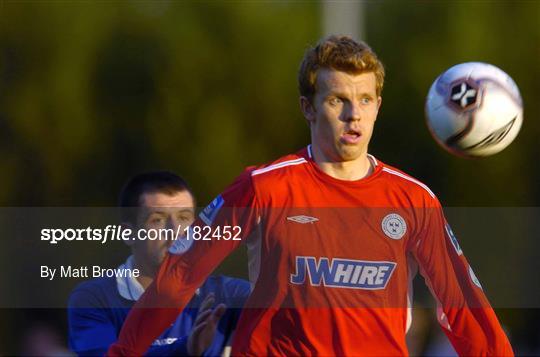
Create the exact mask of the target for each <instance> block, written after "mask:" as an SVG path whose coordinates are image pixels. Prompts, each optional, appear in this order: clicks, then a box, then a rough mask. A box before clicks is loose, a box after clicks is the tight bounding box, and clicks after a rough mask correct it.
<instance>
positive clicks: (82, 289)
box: [68, 260, 250, 356]
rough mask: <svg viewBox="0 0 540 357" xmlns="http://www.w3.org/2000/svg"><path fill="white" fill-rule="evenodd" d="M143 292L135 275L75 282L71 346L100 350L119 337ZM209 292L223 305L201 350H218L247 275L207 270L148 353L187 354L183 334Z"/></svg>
mask: <svg viewBox="0 0 540 357" xmlns="http://www.w3.org/2000/svg"><path fill="white" fill-rule="evenodd" d="M128 262H129V260H128ZM126 264H127V263H126ZM134 280H135V281H134ZM143 292H144V290H143V289H142V287H141V286H140V284H138V282H136V279H135V278H97V279H92V280H88V281H85V282H83V283H81V284H79V285H78V286H77V287H76V288H75V289H74V290H73V292H72V293H71V296H70V298H69V303H68V322H69V345H70V347H71V349H72V350H73V351H74V352H76V353H77V354H78V355H81V356H97V355H100V356H102V355H104V354H105V353H106V352H107V350H108V348H109V346H110V345H111V344H113V343H114V342H115V341H116V340H117V338H118V335H119V334H120V330H121V328H122V325H123V323H124V321H125V320H126V318H127V315H128V313H129V310H130V309H131V307H132V306H133V305H134V304H135V302H136V300H137V299H138V298H139V297H140V295H142V293H143ZM210 292H213V293H214V294H215V305H218V304H220V303H224V304H225V305H227V310H226V312H225V314H224V315H223V316H222V318H221V319H220V321H219V323H218V326H217V329H216V333H215V335H214V339H213V341H212V343H211V345H210V346H209V348H208V349H207V350H206V351H205V353H204V355H205V356H219V355H221V353H222V351H223V348H224V347H225V345H226V344H227V341H228V340H229V337H230V336H231V334H232V332H233V331H234V329H235V327H236V322H237V321H238V317H239V315H240V308H241V307H242V306H243V304H244V302H245V301H246V299H247V297H248V296H249V293H250V285H249V283H248V282H247V281H245V280H242V279H235V278H230V277H226V276H210V277H209V278H208V279H207V280H206V281H205V283H204V284H203V285H202V286H201V287H200V288H199V289H198V291H197V294H195V295H194V296H193V298H192V299H191V301H190V302H189V304H188V305H187V306H186V308H185V309H184V310H183V311H182V313H181V314H180V316H178V319H177V320H176V321H175V322H174V324H172V325H171V326H170V327H169V328H168V329H167V330H166V331H165V332H164V333H163V334H162V335H161V336H160V337H159V338H158V339H157V340H155V341H154V343H153V344H152V346H151V347H150V349H149V350H148V351H147V355H149V356H163V355H187V338H188V335H189V332H190V331H191V328H192V327H193V324H194V322H195V319H196V317H197V313H198V307H199V306H200V304H201V303H202V301H203V300H204V298H205V297H206V295H207V294H208V293H210Z"/></svg>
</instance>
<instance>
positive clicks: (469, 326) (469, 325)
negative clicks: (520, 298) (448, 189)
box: [412, 199, 513, 356]
mask: <svg viewBox="0 0 540 357" xmlns="http://www.w3.org/2000/svg"><path fill="white" fill-rule="evenodd" d="M432 202H433V201H432ZM423 219H424V222H423V229H422V230H421V231H420V233H419V234H418V236H417V239H416V240H415V241H414V242H413V247H412V253H413V255H414V257H415V259H416V261H417V262H418V265H419V268H420V273H421V274H422V276H423V277H424V278H425V280H426V284H427V285H428V287H429V288H430V290H431V293H432V294H433V296H434V297H435V299H436V300H437V305H438V308H437V318H438V320H439V323H440V325H441V326H442V328H443V331H444V332H445V334H446V335H447V336H448V338H449V340H450V342H451V343H452V345H453V346H454V349H455V350H456V352H457V353H458V354H459V355H460V356H487V355H489V356H513V352H512V348H511V346H510V343H509V342H508V339H507V337H506V335H505V333H504V331H503V330H502V328H501V326H500V324H499V321H498V320H497V316H496V315H495V312H494V311H493V309H492V308H491V306H490V304H489V302H488V300H487V298H486V296H485V295H484V292H483V291H482V287H481V285H480V282H479V281H478V279H477V278H476V276H475V274H474V272H473V270H472V268H471V266H470V265H469V263H468V262H467V259H466V258H465V256H464V255H463V252H462V250H461V247H460V246H459V244H458V241H457V239H456V237H455V236H454V234H453V232H452V230H451V228H450V226H449V224H448V223H447V221H446V219H445V218H444V215H443V211H442V208H441V206H440V203H439V202H438V201H437V200H436V199H435V201H434V204H433V206H432V207H431V208H426V209H425V210H424V216H423Z"/></svg>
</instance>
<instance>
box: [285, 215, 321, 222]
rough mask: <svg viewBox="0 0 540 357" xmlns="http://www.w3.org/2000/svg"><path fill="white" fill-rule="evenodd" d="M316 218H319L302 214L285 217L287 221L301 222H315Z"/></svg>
mask: <svg viewBox="0 0 540 357" xmlns="http://www.w3.org/2000/svg"><path fill="white" fill-rule="evenodd" d="M318 220H319V219H318V218H315V217H310V216H304V215H300V216H291V217H287V221H292V222H296V223H302V224H306V223H313V222H317V221H318Z"/></svg>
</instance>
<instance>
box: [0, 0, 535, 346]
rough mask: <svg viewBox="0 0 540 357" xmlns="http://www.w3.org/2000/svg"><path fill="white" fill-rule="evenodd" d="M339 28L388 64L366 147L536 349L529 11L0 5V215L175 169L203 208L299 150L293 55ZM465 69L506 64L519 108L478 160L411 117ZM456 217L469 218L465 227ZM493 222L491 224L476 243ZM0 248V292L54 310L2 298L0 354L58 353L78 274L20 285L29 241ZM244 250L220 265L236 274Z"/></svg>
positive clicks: (106, 260) (424, 337)
mask: <svg viewBox="0 0 540 357" xmlns="http://www.w3.org/2000/svg"><path fill="white" fill-rule="evenodd" d="M347 6H352V9H353V10H352V11H347V10H345V11H344V10H343V9H344V8H345V9H347ZM332 26H337V27H332ZM339 26H345V27H344V30H343V31H351V32H355V33H356V34H357V36H358V37H359V38H361V39H363V40H365V41H367V42H368V43H369V44H370V46H371V47H372V48H373V49H374V50H375V51H376V52H377V54H378V55H379V57H380V58H381V59H382V61H383V63H385V66H386V70H387V80H386V84H385V89H384V92H383V106H382V109H381V112H380V114H379V119H378V121H377V124H376V128H375V134H374V138H373V140H372V145H371V148H370V151H371V153H372V154H373V155H375V156H376V157H377V158H380V159H381V160H383V161H384V162H386V163H388V164H390V165H393V166H397V167H399V168H402V169H404V170H405V171H407V172H408V173H409V174H411V175H413V176H415V177H417V178H418V179H420V180H421V181H423V182H425V183H426V184H427V185H429V186H430V188H431V189H432V190H433V191H434V192H435V193H436V194H437V195H438V197H439V199H440V200H441V202H442V203H443V204H444V205H445V206H446V207H452V208H450V209H449V212H448V215H449V221H450V222H451V223H452V224H453V225H454V231H455V232H456V234H457V235H458V238H459V239H460V243H461V246H462V247H463V249H464V251H465V252H466V254H467V256H468V258H469V260H470V261H471V262H472V263H473V266H474V267H475V272H476V273H477V276H479V277H480V280H481V281H482V284H483V286H484V287H485V290H486V291H487V294H488V296H489V297H490V299H491V298H492V295H496V296H495V302H494V306H495V307H496V308H497V312H498V314H499V316H500V319H501V321H502V322H503V324H504V325H505V327H506V328H507V329H508V331H509V335H510V337H511V339H512V343H513V345H514V348H515V349H516V351H517V352H518V353H520V354H524V355H535V354H538V355H540V323H539V322H538V321H540V314H539V311H540V310H539V309H538V308H540V298H539V297H540V293H539V285H540V284H539V282H540V281H539V279H538V277H537V276H536V275H535V273H536V272H537V271H538V270H537V269H538V268H540V266H539V261H540V259H538V258H539V255H538V253H537V252H539V251H540V242H539V240H538V235H536V234H531V232H538V230H537V228H536V225H535V222H538V218H540V215H538V211H537V210H536V209H535V208H534V207H535V206H537V205H538V201H539V200H540V184H539V183H540V165H538V163H537V162H538V154H539V153H540V151H539V149H538V139H539V138H540V123H539V121H538V118H539V115H540V106H539V95H540V2H538V1H456V2H454V1H433V2H427V1H367V2H361V3H351V2H309V1H285V0H282V1H261V2H258V1H227V2H225V1H224V2H221V1H197V2H195V1H194V2H189V1H155V2H147V1H117V2H88V1H84V2H82V1H0V173H1V175H0V205H1V206H3V208H4V209H8V208H9V207H19V208H23V207H110V206H114V205H115V204H116V197H117V194H118V191H119V189H120V187H121V186H122V184H123V183H124V182H125V181H126V179H127V178H128V177H130V176H131V175H133V174H136V173H139V172H141V171H146V170H155V169H166V170H171V171H174V172H176V173H178V174H180V175H181V176H183V177H184V178H185V179H186V180H187V181H188V182H189V183H190V184H191V186H192V187H193V189H194V191H195V193H196V195H197V196H198V200H199V202H200V203H201V205H203V206H204V205H206V203H207V202H209V201H210V200H211V199H212V198H213V197H214V196H215V195H217V194H218V193H219V192H220V191H221V190H222V189H223V188H224V187H225V186H226V185H227V184H228V183H230V182H231V181H232V180H233V179H234V177H235V176H236V175H238V173H240V172H241V170H242V169H243V168H244V167H246V166H248V165H254V164H259V163H263V162H267V161H271V160H273V159H275V158H277V157H279V156H281V155H283V154H287V153H290V152H293V151H296V150H298V149H300V148H302V147H303V146H305V145H306V144H307V143H308V141H309V131H308V128H307V125H306V123H305V121H304V119H303V118H302V115H301V113H300V111H299V106H298V94H297V87H296V72H297V69H298V65H299V62H300V60H301V58H302V55H303V53H304V51H305V50H306V49H307V48H308V46H310V45H313V44H314V43H316V42H317V40H318V39H319V38H320V37H321V36H322V35H324V34H325V33H328V32H329V31H330V32H333V31H336V30H338V31H339V30H340V29H339ZM467 61H484V62H489V63H492V64H494V65H496V66H498V67H500V68H501V69H503V70H504V71H506V72H507V73H508V74H509V75H510V76H512V77H513V79H514V80H515V81H516V83H517V84H518V86H519V88H520V90H521V94H522V97H523V101H524V103H525V120H524V123H523V127H522V129H521V133H520V134H519V136H518V137H517V139H516V140H515V142H514V143H513V144H512V145H510V147H508V148H507V149H506V150H504V151H503V152H502V153H500V154H497V155H495V156H493V157H489V158H485V159H481V160H466V159H460V158H457V157H454V156H451V155H450V154H448V153H446V152H445V151H443V149H441V148H439V147H438V146H437V144H436V143H435V141H434V140H433V139H432V138H431V136H430V134H429V132H428V130H427V127H426V125H425V119H424V100H425V96H426V94H427V91H428V89H429V87H430V85H431V83H432V82H433V80H434V79H435V78H436V77H437V76H438V75H439V74H441V73H442V72H443V71H444V70H445V69H447V68H448V67H450V66H452V65H454V64H457V63H460V62H467ZM460 207H464V208H465V209H460ZM493 210H495V211H493ZM10 212H11V213H12V212H13V211H10ZM494 212H496V213H494ZM11 213H10V214H11ZM10 214H7V216H6V217H8V216H10ZM494 215H495V216H494ZM525 216H526V217H527V219H523V217H525ZM471 217H477V218H479V219H482V220H481V224H478V222H473V223H474V224H469V225H467V224H466V221H467V218H468V220H469V222H470V221H471ZM482 217H483V218H482ZM494 217H498V218H497V219H494ZM504 218H506V219H508V221H505V220H504ZM21 221H22V222H24V221H25V219H24V217H22V218H21ZM495 222H499V223H502V228H503V229H502V230H501V229H496V232H498V233H499V234H498V235H497V234H495V233H496V232H494V233H493V234H494V235H491V234H486V230H487V231H488V232H490V229H491V230H493V224H494V223H495ZM9 223H10V222H9V220H6V221H3V222H2V224H3V225H4V226H3V228H5V227H6V226H7V225H9ZM468 227H469V228H468ZM473 227H476V228H477V230H474V228H473ZM489 227H491V228H489ZM531 229H532V230H531ZM7 231H8V230H6V229H2V232H4V233H6V232H7ZM477 233H478V234H477ZM1 239H2V241H3V243H2V244H3V249H1V250H0V261H2V265H0V267H3V269H2V270H0V286H1V288H0V296H1V295H6V294H9V295H10V296H11V298H12V299H22V300H24V299H26V298H27V297H28V296H32V297H33V298H35V297H36V296H39V297H40V298H41V299H43V301H45V304H43V305H44V306H45V305H47V302H48V301H49V300H50V301H51V305H50V306H54V307H58V308H56V309H43V308H39V309H38V308H34V309H29V308H26V307H28V306H24V304H23V305H21V306H13V305H12V304H9V303H4V304H3V305H1V306H0V308H2V309H1V310H0V321H1V322H0V354H36V355H44V354H45V352H46V351H50V353H52V354H61V353H67V350H65V347H64V346H65V345H66V337H65V334H66V320H65V311H64V310H63V309H62V308H60V307H59V306H58V305H57V304H56V303H55V301H56V300H55V299H61V300H62V301H64V300H65V299H66V298H67V294H68V293H69V291H70V290H71V289H72V288H73V286H74V285H75V284H76V283H77V281H74V280H63V281H61V282H59V283H58V284H60V285H58V286H55V288H54V289H51V288H50V285H47V284H46V283H45V282H40V281H38V279H34V281H33V282H32V283H28V282H27V281H26V282H25V280H24V279H21V276H23V275H20V274H32V275H34V276H35V275H36V274H38V272H37V271H34V270H32V269H30V268H29V267H32V266H34V265H35V264H36V256H35V254H27V253H28V252H32V251H33V250H41V249H42V248H43V246H42V243H41V242H39V238H38V236H35V237H31V238H30V239H28V237H21V236H20V235H17V234H15V235H13V233H11V234H9V235H8V234H3V237H2V238H1ZM22 242H24V244H22ZM77 249H78V248H77ZM14 252H15V253H14ZM60 252H62V254H61V255H60ZM127 252H128V251H127V248H124V247H122V246H121V244H118V245H116V246H114V245H113V246H111V248H109V246H107V248H104V247H99V246H95V245H94V246H92V247H91V248H90V249H85V250H84V251H81V250H75V248H74V247H73V246H71V247H65V249H64V251H61V250H56V251H55V252H54V254H56V258H57V260H58V263H57V264H60V261H61V263H62V264H70V263H73V264H76V263H78V264H79V265H82V264H83V263H85V262H86V263H88V264H95V263H97V262H98V261H99V262H101V263H103V264H104V265H108V266H111V267H114V266H116V265H118V264H120V262H121V261H122V260H123V259H124V258H125V255H126V254H127ZM14 254H15V255H14ZM51 254H52V253H51ZM243 254H244V253H243V252H240V253H238V254H235V255H233V256H232V257H231V258H229V259H228V260H227V261H226V262H225V264H224V267H223V268H222V269H224V270H223V271H227V272H229V273H230V272H232V274H233V275H234V274H236V275H238V276H246V271H245V263H244V259H245V257H244V255H243ZM58 257H60V258H58ZM38 264H39V262H38ZM28 272H30V273H28ZM28 276H30V275H28ZM420 283H422V282H421V281H420ZM418 285H419V288H418V289H419V290H420V293H419V294H418V300H419V301H421V302H422V301H423V299H426V301H427V300H428V298H427V297H426V296H427V295H428V294H427V293H426V291H425V288H423V287H421V286H420V285H421V284H418ZM422 289H424V290H422ZM422 291H423V292H422ZM499 295H500V298H499V297H498V296H499ZM516 296H517V297H518V299H517V300H513V299H514V298H515V297H516ZM521 298H523V299H522V300H520V299H521ZM497 299H500V300H497ZM0 301H2V298H1V297H0ZM6 301H8V300H6ZM497 301H500V303H497ZM523 301H525V303H522V302H523ZM421 305H422V306H423V307H422V308H419V309H418V310H417V311H418V312H417V315H418V319H417V321H419V323H418V324H417V330H415V331H414V333H416V334H417V335H414V336H415V338H414V343H413V345H411V353H412V354H434V353H435V352H433V351H432V350H430V349H429V348H431V347H430V346H433V345H434V344H436V343H438V340H437V339H438V338H439V337H440V336H438V334H437V333H435V332H434V331H436V330H434V329H433V328H432V327H433V324H434V319H433V318H432V315H433V314H432V313H431V312H430V313H426V311H425V309H424V307H425V306H426V305H428V303H425V302H422V303H421ZM43 341H46V342H43ZM36 346H49V347H43V349H41V350H40V349H38V347H36ZM51 346H52V347H51ZM47 353H49V352H47Z"/></svg>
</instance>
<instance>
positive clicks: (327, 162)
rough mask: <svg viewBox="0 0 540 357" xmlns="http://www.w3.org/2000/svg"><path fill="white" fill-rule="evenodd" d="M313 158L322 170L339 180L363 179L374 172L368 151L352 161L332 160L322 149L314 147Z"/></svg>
mask: <svg viewBox="0 0 540 357" xmlns="http://www.w3.org/2000/svg"><path fill="white" fill-rule="evenodd" d="M313 160H314V161H315V163H316V164H317V166H318V167H319V168H320V169H321V171H322V172H324V173H325V174H327V175H329V176H331V177H333V178H336V179H339V180H346V181H356V180H361V179H363V178H365V177H367V176H369V175H371V173H372V172H373V166H372V163H371V160H369V158H368V156H367V153H366V154H363V155H361V156H360V157H358V158H357V159H355V160H351V161H332V160H331V159H329V158H327V157H326V156H325V155H324V154H323V153H322V151H320V150H317V149H316V148H314V150H313Z"/></svg>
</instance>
